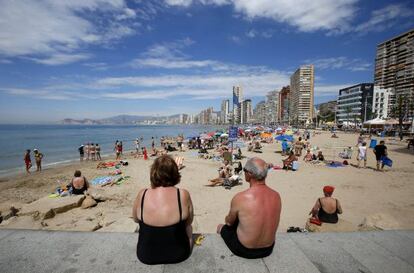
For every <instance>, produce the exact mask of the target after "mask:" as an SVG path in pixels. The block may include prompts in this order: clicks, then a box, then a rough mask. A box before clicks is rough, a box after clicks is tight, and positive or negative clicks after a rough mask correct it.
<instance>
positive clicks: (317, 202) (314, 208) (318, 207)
mask: <svg viewBox="0 0 414 273" xmlns="http://www.w3.org/2000/svg"><path fill="white" fill-rule="evenodd" d="M320 208H321V206H320V203H319V199H318V200H316V202H315V205H314V206H313V208H312V210H311V211H310V212H309V214H311V215H312V216H313V217H315V216H316V215H318V211H319V209H320Z"/></svg>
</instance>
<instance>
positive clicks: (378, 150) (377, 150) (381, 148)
mask: <svg viewBox="0 0 414 273" xmlns="http://www.w3.org/2000/svg"><path fill="white" fill-rule="evenodd" d="M374 154H375V158H376V160H377V171H379V170H380V164H381V170H383V169H384V163H383V162H382V157H383V156H388V151H387V146H385V141H384V140H381V141H380V143H379V144H378V145H376V146H375V147H374Z"/></svg>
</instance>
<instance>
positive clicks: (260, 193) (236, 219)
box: [217, 157, 281, 259]
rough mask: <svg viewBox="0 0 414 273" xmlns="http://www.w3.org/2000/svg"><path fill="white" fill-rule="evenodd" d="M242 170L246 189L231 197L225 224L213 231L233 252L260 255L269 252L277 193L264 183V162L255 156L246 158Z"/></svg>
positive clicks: (278, 202) (275, 223) (277, 214)
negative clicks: (247, 185)
mask: <svg viewBox="0 0 414 273" xmlns="http://www.w3.org/2000/svg"><path fill="white" fill-rule="evenodd" d="M244 172H245V178H246V181H247V182H248V183H249V184H250V188H249V189H248V190H245V191H243V192H240V193H238V194H236V195H235V196H234V197H233V199H232V201H231V206H230V212H229V213H228V215H227V216H226V218H225V225H222V224H221V225H218V226H217V233H220V234H221V237H222V238H223V240H224V242H225V243H226V245H227V247H228V248H229V249H230V250H231V252H233V254H235V255H237V256H240V257H244V258H248V259H256V258H263V257H266V256H269V255H270V254H271V253H272V251H273V247H274V244H275V238H276V230H277V228H278V226H279V220H280V212H281V200H280V196H279V193H277V192H276V191H274V190H272V189H271V188H269V187H268V186H266V182H265V180H266V176H267V164H266V162H264V161H263V160H261V159H259V158H257V157H255V158H252V159H249V160H248V161H247V163H246V165H245V167H244Z"/></svg>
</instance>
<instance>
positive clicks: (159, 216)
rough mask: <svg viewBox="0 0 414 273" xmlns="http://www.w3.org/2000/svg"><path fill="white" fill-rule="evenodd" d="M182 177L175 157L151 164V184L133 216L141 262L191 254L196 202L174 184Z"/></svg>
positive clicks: (177, 258)
mask: <svg viewBox="0 0 414 273" xmlns="http://www.w3.org/2000/svg"><path fill="white" fill-rule="evenodd" d="M180 179H181V176H180V173H179V172H178V167H177V164H176V163H175V161H174V159H172V158H171V157H170V156H168V155H163V156H161V157H158V158H157V159H155V161H154V163H153V164H152V166H151V171H150V180H151V187H150V188H148V189H143V190H140V191H139V193H138V195H137V197H136V199H135V202H134V206H133V209H132V217H133V219H134V220H135V222H138V223H139V237H138V244H137V257H138V259H139V260H140V261H141V262H142V263H145V264H171V263H179V262H182V261H184V260H186V259H187V258H188V257H189V256H190V254H191V247H192V226H191V224H192V222H193V217H194V213H193V205H192V202H191V197H190V194H189V193H188V191H187V190H184V189H178V188H176V187H175V185H177V184H178V183H180ZM177 203H178V205H177Z"/></svg>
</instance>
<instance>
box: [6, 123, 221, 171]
mask: <svg viewBox="0 0 414 273" xmlns="http://www.w3.org/2000/svg"><path fill="white" fill-rule="evenodd" d="M217 128H219V127H217V126H197V125H182V126H179V125H0V176H7V175H10V174H14V173H20V172H23V171H24V161H23V157H24V154H25V151H26V150H27V149H30V150H32V151H33V149H38V150H39V151H40V152H41V153H43V155H44V157H43V161H42V165H43V167H46V168H47V167H50V166H54V165H58V164H65V163H70V162H73V161H76V160H79V152H78V148H79V146H80V145H81V144H85V143H88V142H90V143H99V145H100V146H101V155H102V156H105V155H112V154H113V153H114V152H113V148H114V144H115V141H116V140H119V141H122V142H123V147H124V151H128V150H135V145H134V141H135V139H136V138H143V145H144V146H147V147H148V146H150V144H151V137H154V138H155V139H156V145H159V143H160V142H159V139H160V137H161V136H174V137H175V136H177V135H178V134H183V135H184V136H185V137H193V136H197V135H198V134H199V133H204V132H210V131H213V130H214V129H217ZM32 162H33V165H35V164H34V158H33V153H32ZM33 169H34V168H33ZM33 169H32V170H33Z"/></svg>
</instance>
